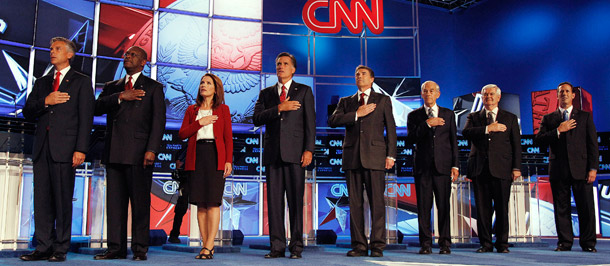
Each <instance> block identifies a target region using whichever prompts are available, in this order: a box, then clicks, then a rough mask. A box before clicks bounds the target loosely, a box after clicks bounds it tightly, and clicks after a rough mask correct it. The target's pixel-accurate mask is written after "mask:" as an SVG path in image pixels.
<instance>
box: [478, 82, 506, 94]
mask: <svg viewBox="0 0 610 266" xmlns="http://www.w3.org/2000/svg"><path fill="white" fill-rule="evenodd" d="M491 88H496V93H497V94H498V95H502V90H500V87H498V85H496V84H487V85H485V86H483V88H482V89H481V94H483V93H485V90H486V89H491Z"/></svg>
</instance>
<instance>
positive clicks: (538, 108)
mask: <svg viewBox="0 0 610 266" xmlns="http://www.w3.org/2000/svg"><path fill="white" fill-rule="evenodd" d="M574 91H575V92H576V97H574V100H573V101H572V104H573V105H574V108H576V109H580V110H583V111H587V112H592V111H593V101H592V96H591V94H590V93H589V92H587V91H586V90H585V89H583V88H581V87H574ZM558 107H559V103H558V102H557V90H544V91H534V92H532V121H533V128H534V134H537V133H538V131H539V130H540V122H541V121H542V117H543V116H544V115H546V114H548V113H551V112H553V111H555V110H557V108H558Z"/></svg>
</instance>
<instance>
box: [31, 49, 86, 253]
mask: <svg viewBox="0 0 610 266" xmlns="http://www.w3.org/2000/svg"><path fill="white" fill-rule="evenodd" d="M75 51H76V46H75V45H74V43H73V42H71V41H70V40H68V39H66V38H63V37H55V38H53V39H51V51H50V55H51V64H52V65H53V66H54V70H53V71H52V72H51V73H49V75H46V76H44V77H42V78H39V79H38V80H36V83H35V84H34V88H33V89H32V92H31V93H30V95H29V96H28V99H27V101H26V103H25V107H24V108H23V116H24V117H25V118H26V119H28V120H35V121H36V138H35V141H34V149H33V151H32V159H33V160H34V222H35V230H36V240H37V242H38V245H37V246H36V250H35V251H34V252H32V253H30V254H26V255H23V256H21V259H22V260H25V261H34V260H47V259H48V260H49V261H65V260H66V252H68V249H69V248H70V237H71V236H72V195H73V194H74V178H75V177H74V175H75V168H76V167H77V166H79V165H80V164H82V163H83V161H84V160H85V154H86V153H87V151H88V149H89V136H90V133H91V127H92V125H93V104H94V101H95V97H94V95H93V88H92V87H91V78H89V77H88V76H86V75H84V74H82V73H79V72H77V71H75V70H74V69H72V68H71V67H70V60H72V59H73V58H74V53H75Z"/></svg>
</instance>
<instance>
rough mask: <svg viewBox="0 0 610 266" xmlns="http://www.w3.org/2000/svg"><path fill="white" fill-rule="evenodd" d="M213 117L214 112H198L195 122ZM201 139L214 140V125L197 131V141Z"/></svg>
mask: <svg viewBox="0 0 610 266" xmlns="http://www.w3.org/2000/svg"><path fill="white" fill-rule="evenodd" d="M210 115H212V110H201V109H199V111H197V117H196V118H195V120H199V119H201V118H203V117H206V116H210ZM200 139H214V123H212V124H209V125H206V126H202V127H201V128H200V129H199V130H198V131H197V140H200Z"/></svg>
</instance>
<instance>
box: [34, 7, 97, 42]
mask: <svg viewBox="0 0 610 266" xmlns="http://www.w3.org/2000/svg"><path fill="white" fill-rule="evenodd" d="M94 9H95V3H94V2H90V1H84V0H66V1H40V2H39V7H38V16H37V22H36V27H37V28H36V43H35V45H36V46H38V47H45V48H46V47H49V40H50V39H51V38H53V37H55V36H62V37H66V38H68V39H70V40H72V41H73V42H74V43H75V44H76V48H77V50H78V51H77V52H80V53H91V52H92V42H93V17H94Z"/></svg>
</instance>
